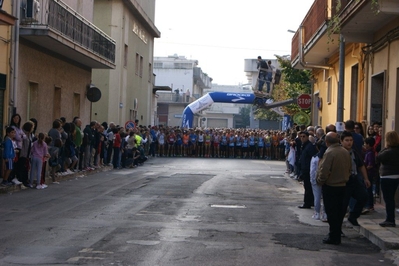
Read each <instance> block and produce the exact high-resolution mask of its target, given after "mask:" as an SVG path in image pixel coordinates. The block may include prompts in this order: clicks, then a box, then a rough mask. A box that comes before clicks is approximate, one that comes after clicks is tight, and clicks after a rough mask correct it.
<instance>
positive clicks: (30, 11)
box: [24, 0, 40, 22]
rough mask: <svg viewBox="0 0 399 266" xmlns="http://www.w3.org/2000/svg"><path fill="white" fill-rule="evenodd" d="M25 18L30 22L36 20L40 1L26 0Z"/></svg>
mask: <svg viewBox="0 0 399 266" xmlns="http://www.w3.org/2000/svg"><path fill="white" fill-rule="evenodd" d="M24 10H25V18H26V19H27V20H29V21H32V22H37V21H38V20H39V15H40V3H39V1H37V0H26V6H25V9H24Z"/></svg>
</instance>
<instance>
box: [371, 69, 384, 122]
mask: <svg viewBox="0 0 399 266" xmlns="http://www.w3.org/2000/svg"><path fill="white" fill-rule="evenodd" d="M384 94H385V72H382V73H379V74H376V75H374V76H372V77H371V95H370V96H371V101H370V105H371V106H370V124H373V123H375V122H377V123H382V122H383V121H384V118H383V110H384V105H385V104H384V97H385V95H384Z"/></svg>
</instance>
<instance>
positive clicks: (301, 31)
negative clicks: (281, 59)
mask: <svg viewBox="0 0 399 266" xmlns="http://www.w3.org/2000/svg"><path fill="white" fill-rule="evenodd" d="M303 34H304V26H303V25H301V26H300V27H299V64H300V65H301V66H303V67H304V68H321V69H333V68H332V67H331V66H327V65H318V64H313V63H309V62H306V61H305V56H304V54H303V50H304V47H305V44H304V42H303Z"/></svg>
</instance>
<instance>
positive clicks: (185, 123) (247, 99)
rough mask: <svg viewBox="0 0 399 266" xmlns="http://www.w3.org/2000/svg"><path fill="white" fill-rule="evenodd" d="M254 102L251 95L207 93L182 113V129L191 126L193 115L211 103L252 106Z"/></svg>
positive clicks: (253, 97)
mask: <svg viewBox="0 0 399 266" xmlns="http://www.w3.org/2000/svg"><path fill="white" fill-rule="evenodd" d="M254 100H255V95H254V94H253V93H234V92H209V93H208V94H205V95H204V96H202V97H201V98H199V99H198V100H196V101H194V102H192V103H190V104H189V105H188V106H187V107H186V108H185V109H184V111H183V116H182V123H181V127H182V128H191V127H192V126H193V119H194V114H196V113H198V112H200V111H202V110H204V109H205V108H207V107H209V106H211V105H212V104H213V103H241V104H252V103H253V102H254Z"/></svg>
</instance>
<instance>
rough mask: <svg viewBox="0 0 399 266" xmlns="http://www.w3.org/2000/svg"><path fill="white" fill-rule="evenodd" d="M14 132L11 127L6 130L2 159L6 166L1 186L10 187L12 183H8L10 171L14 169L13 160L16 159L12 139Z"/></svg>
mask: <svg viewBox="0 0 399 266" xmlns="http://www.w3.org/2000/svg"><path fill="white" fill-rule="evenodd" d="M15 134H16V131H15V129H14V128H12V127H8V128H7V129H6V137H5V138H4V149H3V159H4V161H5V164H6V170H5V173H4V176H3V181H2V182H1V185H2V186H11V185H12V183H11V182H8V178H9V176H10V173H11V171H12V170H13V169H14V159H15V157H16V153H15V147H14V144H13V139H14V138H15Z"/></svg>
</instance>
